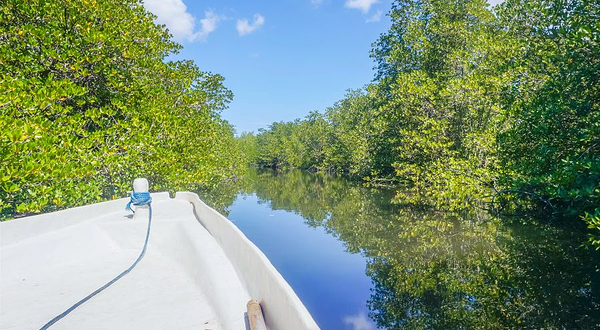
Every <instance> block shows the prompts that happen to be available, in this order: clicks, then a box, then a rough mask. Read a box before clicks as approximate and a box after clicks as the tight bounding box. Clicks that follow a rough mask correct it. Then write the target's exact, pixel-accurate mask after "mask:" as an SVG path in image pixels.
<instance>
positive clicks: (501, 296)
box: [204, 171, 600, 330]
mask: <svg viewBox="0 0 600 330" xmlns="http://www.w3.org/2000/svg"><path fill="white" fill-rule="evenodd" d="M393 197H394V191H391V190H382V189H372V188H366V187H364V186H362V185H360V184H357V183H353V182H350V181H348V180H345V179H341V178H336V177H332V176H327V175H322V174H311V173H307V172H301V171H289V172H285V173H274V172H263V173H251V174H250V175H249V177H248V180H244V182H243V183H240V185H239V186H236V187H222V188H221V189H220V190H219V191H214V192H211V193H210V194H204V198H205V199H206V200H207V202H209V204H212V205H213V206H215V207H216V208H218V209H220V210H221V211H222V212H224V213H227V214H228V217H229V218H230V219H231V220H232V221H233V222H234V223H235V224H236V225H237V226H238V227H239V228H240V229H241V230H242V231H243V232H244V233H245V234H246V235H247V236H248V237H249V238H250V239H251V240H252V241H253V242H254V243H255V244H256V245H257V246H258V247H259V248H260V249H261V250H262V251H263V252H264V253H265V254H266V255H267V257H269V259H270V260H271V262H272V263H273V264H274V265H275V267H276V268H277V269H278V270H279V272H281V274H282V275H283V276H284V277H285V279H286V280H287V281H288V283H289V284H290V285H291V286H292V287H293V288H294V290H295V291H296V293H297V294H298V296H299V297H300V299H301V300H302V301H303V302H304V304H305V305H306V307H307V308H308V310H309V311H310V312H311V314H312V315H313V317H314V318H315V320H316V321H317V323H318V324H319V325H320V327H321V328H322V329H323V330H327V329H352V330H369V329H376V328H387V329H507V328H508V329H511V328H523V329H541V328H544V329H600V270H599V269H600V255H599V254H598V253H597V252H594V251H589V250H585V249H583V248H580V245H581V243H582V242H583V241H584V240H585V239H586V238H585V235H584V234H582V233H579V232H572V231H568V230H565V229H561V228H559V227H556V226H551V225H539V224H538V225H533V224H528V223H527V222H526V221H522V219H511V220H507V219H497V218H491V217H489V216H487V215H485V214H481V213H476V212H473V213H472V214H452V213H447V212H439V211H437V212H436V211H434V210H430V209H425V208H419V207H401V206H399V205H395V204H393V202H392V201H393Z"/></svg>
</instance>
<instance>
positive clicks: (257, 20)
mask: <svg viewBox="0 0 600 330" xmlns="http://www.w3.org/2000/svg"><path fill="white" fill-rule="evenodd" d="M263 24H265V18H264V16H262V15H261V14H254V19H253V20H252V24H250V23H248V20H247V19H245V18H244V19H238V21H237V25H236V26H235V27H236V29H237V31H238V34H239V35H241V36H243V35H246V34H250V33H252V32H254V30H256V29H258V28H259V27H261V26H262V25H263Z"/></svg>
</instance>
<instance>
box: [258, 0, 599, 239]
mask: <svg viewBox="0 0 600 330" xmlns="http://www.w3.org/2000/svg"><path fill="white" fill-rule="evenodd" d="M389 16H390V18H391V23H392V24H391V27H390V29H389V31H387V32H386V33H384V34H382V35H381V37H380V38H379V39H378V40H377V41H376V42H375V43H374V47H373V50H372V53H371V55H372V57H373V59H374V60H375V62H376V63H377V73H376V79H375V81H374V82H373V83H372V84H370V85H368V86H367V87H365V89H364V90H361V91H354V92H350V93H349V94H348V95H347V97H346V98H345V99H344V100H342V101H340V102H338V103H336V104H335V105H334V106H333V107H331V108H330V109H328V110H327V111H326V113H325V115H324V117H323V120H324V121H323V123H324V124H325V125H327V126H328V128H327V127H321V126H319V127H318V128H317V127H315V128H314V132H312V131H310V130H308V131H307V130H306V128H307V127H311V126H310V125H309V123H310V121H308V120H297V121H295V122H293V123H277V124H273V125H272V126H271V127H270V129H269V130H265V131H262V132H261V134H259V135H258V136H257V140H258V141H260V143H259V144H258V150H259V155H260V156H259V162H258V163H259V164H261V165H264V166H273V167H287V166H289V167H298V168H310V169H319V170H327V171H335V172H340V173H346V174H349V175H350V176H354V177H359V178H363V179H365V180H367V181H369V182H375V183H376V182H382V181H383V182H390V181H391V182H397V183H400V184H402V187H403V188H402V189H400V190H399V191H398V196H397V198H398V200H399V201H401V202H403V203H414V204H420V203H427V204H429V205H432V206H435V207H437V208H443V209H446V210H452V211H461V210H466V209H471V208H473V207H479V208H488V209H493V210H496V211H498V210H500V209H502V210H501V211H502V212H513V211H515V210H517V209H518V210H527V211H529V210H535V211H536V212H537V213H540V214H542V215H543V216H545V215H547V214H552V215H553V216H554V217H556V218H563V219H578V218H584V219H586V221H588V222H590V223H592V221H593V220H590V219H594V218H593V217H588V216H584V214H585V213H586V212H588V213H593V212H594V209H595V208H596V207H597V206H598V205H600V140H599V138H600V103H599V100H600V92H599V91H600V87H599V85H598V72H600V44H599V40H600V26H599V24H600V23H599V22H600V19H599V17H600V4H599V3H598V2H597V1H590V0H575V1H558V0H557V1H546V0H535V1H525V0H507V1H506V2H505V3H503V4H502V5H500V6H498V7H496V8H495V9H491V8H489V7H488V5H487V3H486V1H484V0H466V1H465V0H460V1H459V0H454V1H441V0H396V1H394V2H393V5H392V9H391V11H390V13H389ZM301 127H302V129H301ZM311 129H312V128H311ZM320 134H328V135H325V136H323V137H322V138H321V139H320V140H319V141H320V142H321V143H317V144H314V143H303V142H302V141H304V140H307V137H308V136H319V135H320ZM303 139H304V140H303ZM308 140H310V139H308ZM323 143H324V144H323ZM311 148H316V149H311ZM311 150H312V151H311ZM298 157H300V158H301V159H302V160H301V161H299V160H297V158H298ZM306 157H312V158H306ZM281 165H283V166H281ZM595 228H596V227H595V226H591V229H592V230H595ZM598 234H599V233H598V231H596V234H595V235H598Z"/></svg>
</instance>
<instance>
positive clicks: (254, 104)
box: [144, 0, 497, 133]
mask: <svg viewBox="0 0 600 330" xmlns="http://www.w3.org/2000/svg"><path fill="white" fill-rule="evenodd" d="M494 2H497V1H494ZM144 4H145V6H146V8H147V9H148V10H149V11H151V12H153V13H154V14H156V15H157V16H158V19H157V21H158V22H159V23H162V24H166V25H167V27H168V28H169V30H170V31H171V33H172V34H173V36H174V38H175V40H177V41H178V42H180V43H181V44H182V45H183V46H184V49H183V50H182V51H181V53H180V54H179V55H178V57H179V58H185V59H191V60H193V61H194V62H196V64H197V65H198V66H199V67H200V68H201V69H202V70H204V71H210V72H213V73H219V74H221V75H223V76H224V77H225V85H226V86H227V87H228V88H229V89H231V90H232V91H233V93H234V94H235V97H234V100H233V102H232V103H231V104H230V107H229V109H227V110H225V111H224V112H223V117H224V118H225V119H227V120H228V121H229V122H230V123H231V124H233V125H234V126H235V128H236V130H237V132H238V133H241V132H244V131H256V130H257V129H259V128H261V127H266V126H268V125H269V124H270V123H272V122H274V121H282V120H283V121H288V120H293V119H295V118H298V117H304V116H305V115H306V114H308V113H309V112H310V111H312V110H319V111H323V110H324V109H325V108H326V107H328V106H331V105H332V104H333V103H334V102H335V101H337V100H339V99H341V98H342V97H343V96H344V94H345V91H346V90H347V89H349V88H359V87H361V86H363V85H365V84H367V83H368V82H370V81H371V80H372V79H373V65H374V63H373V61H372V60H371V59H370V58H369V51H370V49H371V44H372V43H373V42H374V41H375V40H377V38H378V36H379V35H380V34H381V33H383V32H385V31H386V30H387V29H388V27H389V25H390V22H389V17H387V16H386V14H387V12H388V10H389V8H390V5H391V0H279V1H273V0H271V1H242V0H209V1H192V0H145V2H144Z"/></svg>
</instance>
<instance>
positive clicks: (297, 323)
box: [175, 192, 319, 330]
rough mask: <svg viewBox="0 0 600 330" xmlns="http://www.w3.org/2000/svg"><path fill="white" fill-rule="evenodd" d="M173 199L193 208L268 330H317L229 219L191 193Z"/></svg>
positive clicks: (267, 262) (262, 256)
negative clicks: (227, 260) (230, 264)
mask: <svg viewBox="0 0 600 330" xmlns="http://www.w3.org/2000/svg"><path fill="white" fill-rule="evenodd" d="M175 198H176V199H182V200H187V201H188V202H190V203H191V204H192V205H193V206H194V213H195V216H196V218H197V219H198V221H199V222H200V223H201V224H202V225H203V226H204V227H205V228H206V229H207V230H208V231H209V233H210V234H211V235H212V236H213V237H214V238H215V239H216V240H217V242H218V243H219V244H220V245H221V247H222V248H223V250H224V251H225V254H226V255H227V257H228V258H229V259H230V261H231V262H232V264H233V265H234V268H235V270H236V272H237V273H238V276H239V277H240V279H241V280H242V282H243V283H244V285H245V286H246V289H247V290H248V293H249V294H250V295H251V296H252V298H254V299H256V300H258V302H259V303H260V305H261V306H262V309H263V313H264V318H265V322H266V324H267V326H268V327H269V328H270V329H271V330H277V329H287V330H318V329H319V327H318V325H317V324H316V322H315V321H314V319H313V318H312V316H311V315H310V313H309V312H308V310H307V309H306V307H305V306H304V304H303V303H302V301H301V300H300V298H298V296H297V295H296V293H295V292H294V290H293V289H292V287H291V286H290V285H289V284H288V283H287V281H286V280H285V279H284V278H283V276H282V275H281V274H280V273H279V272H278V271H277V269H276V268H275V267H274V266H273V264H272V263H271V261H270V260H269V259H268V258H267V257H266V256H265V254H264V253H263V252H262V251H261V250H260V249H259V248H258V247H257V246H256V245H255V244H254V243H253V242H252V241H250V240H249V239H248V238H247V237H246V235H244V233H243V232H242V231H241V230H240V229H239V228H238V227H237V226H235V225H234V224H233V223H232V222H231V221H230V220H229V219H227V218H226V217H225V216H223V215H222V214H220V213H219V212H217V211H216V210H214V209H213V208H211V207H209V206H208V205H206V204H205V203H204V202H203V201H202V200H201V199H200V197H199V196H198V195H197V194H195V193H191V192H177V193H176V195H175Z"/></svg>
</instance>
